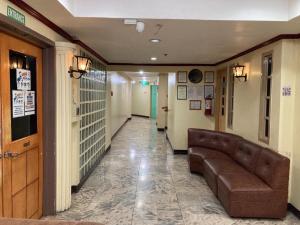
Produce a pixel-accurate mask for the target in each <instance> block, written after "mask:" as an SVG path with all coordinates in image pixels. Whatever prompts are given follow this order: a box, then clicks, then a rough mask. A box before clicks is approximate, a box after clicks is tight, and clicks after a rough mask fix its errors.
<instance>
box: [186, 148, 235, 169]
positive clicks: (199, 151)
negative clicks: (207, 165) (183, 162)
mask: <svg viewBox="0 0 300 225" xmlns="http://www.w3.org/2000/svg"><path fill="white" fill-rule="evenodd" d="M208 158H209V159H214V158H221V159H230V158H229V156H228V155H226V154H224V153H222V152H219V151H215V150H212V149H209V148H203V147H192V148H189V150H188V161H189V165H190V171H191V172H198V173H201V174H203V161H204V159H208Z"/></svg>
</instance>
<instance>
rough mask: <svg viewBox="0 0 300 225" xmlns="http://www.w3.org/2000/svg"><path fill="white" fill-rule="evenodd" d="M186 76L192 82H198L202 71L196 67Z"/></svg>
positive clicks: (201, 76) (200, 79)
mask: <svg viewBox="0 0 300 225" xmlns="http://www.w3.org/2000/svg"><path fill="white" fill-rule="evenodd" d="M188 77H189V80H190V81H191V82H192V83H200V82H201V81H202V79H203V73H202V72H201V71H200V70H198V69H193V70H191V71H190V72H189V76H188Z"/></svg>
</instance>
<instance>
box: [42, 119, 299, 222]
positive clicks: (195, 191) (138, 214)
mask: <svg viewBox="0 0 300 225" xmlns="http://www.w3.org/2000/svg"><path fill="white" fill-rule="evenodd" d="M52 218H55V219H68V220H83V221H92V222H99V223H103V224H105V225H212V224H218V225H236V224H245V225H246V224H247V225H250V224H257V225H258V224H272V225H275V224H278V225H279V224H300V220H297V219H296V218H295V217H294V216H293V215H292V214H290V213H289V214H288V216H287V217H286V219H285V220H257V219H232V218H230V217H228V216H227V214H226V213H225V211H224V209H223V207H222V206H221V205H220V203H219V201H218V200H217V199H216V198H215V196H214V195H213V194H212V192H211V191H210V189H209V187H208V186H207V184H206V182H205V180H204V179H203V178H202V177H201V176H198V175H193V174H190V172H189V170H188V163H187V160H186V155H173V153H172V151H171V149H170V146H169V144H168V143H167V141H166V138H165V134H164V133H163V132H157V130H156V126H155V121H151V120H149V119H144V118H138V117H133V119H132V120H131V121H130V122H128V123H127V124H126V125H125V126H124V128H123V129H122V130H121V131H120V132H119V133H118V135H117V136H116V137H115V138H114V140H113V142H112V145H111V150H110V152H109V153H107V155H106V156H105V157H104V159H103V160H102V161H101V163H100V165H99V166H98V167H97V168H96V170H95V171H94V172H93V174H92V175H91V176H90V178H89V179H88V180H87V182H86V183H85V185H84V186H83V188H82V189H81V190H80V192H79V193H77V194H73V196H72V207H71V208H70V209H69V210H68V211H65V212H62V213H59V214H58V215H57V216H56V217H51V218H48V219H52Z"/></svg>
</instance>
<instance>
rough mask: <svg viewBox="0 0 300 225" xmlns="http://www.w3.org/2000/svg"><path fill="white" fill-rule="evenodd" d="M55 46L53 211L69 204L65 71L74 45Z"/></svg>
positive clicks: (69, 111) (69, 92)
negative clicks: (54, 186)
mask: <svg viewBox="0 0 300 225" xmlns="http://www.w3.org/2000/svg"><path fill="white" fill-rule="evenodd" d="M55 46H56V211H57V212H60V211H64V210H66V209H68V208H69V207H70V206H71V156H72V152H71V151H72V140H71V138H72V79H71V78H70V75H69V73H68V70H69V67H70V66H71V65H72V60H73V56H74V52H75V51H76V46H75V45H74V44H71V43H65V42H57V43H56V44H55Z"/></svg>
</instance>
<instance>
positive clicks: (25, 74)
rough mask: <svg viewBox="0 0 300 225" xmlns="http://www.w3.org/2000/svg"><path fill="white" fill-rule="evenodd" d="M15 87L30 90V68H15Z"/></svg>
mask: <svg viewBox="0 0 300 225" xmlns="http://www.w3.org/2000/svg"><path fill="white" fill-rule="evenodd" d="M16 75H17V89H18V90H23V91H29V90H31V73H30V70H24V69H17V70H16Z"/></svg>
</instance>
